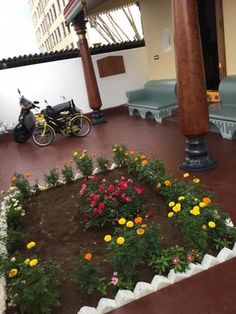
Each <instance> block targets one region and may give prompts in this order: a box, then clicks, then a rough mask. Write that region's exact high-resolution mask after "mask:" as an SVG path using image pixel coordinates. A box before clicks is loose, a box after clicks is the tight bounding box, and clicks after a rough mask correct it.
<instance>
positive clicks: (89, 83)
mask: <svg viewBox="0 0 236 314" xmlns="http://www.w3.org/2000/svg"><path fill="white" fill-rule="evenodd" d="M72 24H73V26H74V29H75V31H76V33H77V35H78V37H79V41H78V47H79V49H80V56H81V60H82V65H83V70H84V77H85V83H86V88H87V94H88V100H89V106H90V108H91V109H92V110H93V112H92V116H93V119H92V123H93V124H94V125H97V124H101V123H104V122H106V121H105V120H104V117H103V113H102V111H101V110H100V108H101V106H102V101H101V97H100V93H99V89H98V85H97V80H96V76H95V72H94V68H93V63H92V58H91V55H90V51H89V47H88V42H87V39H86V21H85V18H84V12H83V11H81V12H80V13H79V14H78V15H77V16H76V18H75V19H74V20H73V22H72Z"/></svg>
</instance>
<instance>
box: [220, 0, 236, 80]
mask: <svg viewBox="0 0 236 314" xmlns="http://www.w3.org/2000/svg"><path fill="white" fill-rule="evenodd" d="M223 15H224V30H225V52H226V67H227V75H235V74H236V58H235V56H236V40H235V34H236V20H235V15H236V1H235V0H223Z"/></svg>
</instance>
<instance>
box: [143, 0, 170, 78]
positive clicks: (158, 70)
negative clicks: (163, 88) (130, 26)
mask: <svg viewBox="0 0 236 314" xmlns="http://www.w3.org/2000/svg"><path fill="white" fill-rule="evenodd" d="M139 3H140V8H141V16H142V22H143V30H144V38H145V43H146V48H147V57H148V70H149V78H150V79H169V78H175V77H176V74H175V57H174V42H173V31H172V14H171V0H140V1H139ZM165 29H169V30H170V34H171V38H170V40H171V51H168V52H164V51H163V46H162V39H161V31H162V30H165ZM155 55H159V59H158V60H154V56H155Z"/></svg>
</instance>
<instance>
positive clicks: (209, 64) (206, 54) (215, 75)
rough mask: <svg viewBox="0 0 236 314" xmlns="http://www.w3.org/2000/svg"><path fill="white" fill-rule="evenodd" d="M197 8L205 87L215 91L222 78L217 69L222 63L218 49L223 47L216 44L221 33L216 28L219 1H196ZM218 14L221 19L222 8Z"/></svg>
mask: <svg viewBox="0 0 236 314" xmlns="http://www.w3.org/2000/svg"><path fill="white" fill-rule="evenodd" d="M220 4H221V3H220ZM197 6H198V18H199V25H200V34H201V41H202V52H203V59H204V67H205V77H206V85H207V89H208V90H209V89H211V90H217V89H218V86H219V83H220V79H221V78H222V77H221V73H220V72H221V71H220V67H219V65H221V66H222V63H221V62H220V57H221V51H220V50H219V48H220V49H223V50H224V46H223V47H222V43H218V40H219V32H221V29H219V28H218V25H219V1H216V0H197ZM216 12H217V15H216ZM220 13H221V16H222V18H223V14H222V7H221V12H220ZM218 44H219V45H218ZM223 66H224V65H223Z"/></svg>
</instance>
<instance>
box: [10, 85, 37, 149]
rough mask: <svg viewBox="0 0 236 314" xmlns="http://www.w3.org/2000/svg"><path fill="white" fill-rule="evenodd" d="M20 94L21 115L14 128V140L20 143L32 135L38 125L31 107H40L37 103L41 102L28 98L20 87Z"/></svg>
mask: <svg viewBox="0 0 236 314" xmlns="http://www.w3.org/2000/svg"><path fill="white" fill-rule="evenodd" d="M17 91H18V93H19V95H20V102H19V104H20V106H21V111H20V116H19V119H18V121H19V122H18V124H17V125H16V126H15V128H14V130H13V137H14V141H15V142H16V143H19V144H23V143H25V142H26V141H27V140H28V139H29V138H30V137H31V135H32V133H33V131H34V129H35V126H36V118H35V116H34V114H33V113H32V112H31V109H34V108H39V107H38V106H36V104H39V101H34V102H32V101H30V100H28V99H26V98H25V97H24V96H23V95H21V92H20V90H19V88H18V89H17Z"/></svg>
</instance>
